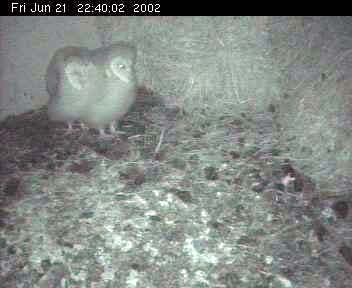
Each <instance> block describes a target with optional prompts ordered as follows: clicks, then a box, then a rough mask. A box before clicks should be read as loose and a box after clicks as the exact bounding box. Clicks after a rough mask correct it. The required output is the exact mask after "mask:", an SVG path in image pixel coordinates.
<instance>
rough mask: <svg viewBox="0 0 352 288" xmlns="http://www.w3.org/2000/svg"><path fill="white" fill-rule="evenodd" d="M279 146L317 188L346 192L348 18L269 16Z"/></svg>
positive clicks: (351, 101)
mask: <svg viewBox="0 0 352 288" xmlns="http://www.w3.org/2000/svg"><path fill="white" fill-rule="evenodd" d="M270 35H271V41H272V52H271V55H272V59H274V60H275V66H276V67H278V69H280V78H279V81H280V83H281V84H280V85H281V88H280V90H281V99H280V101H279V106H280V117H279V119H278V121H279V122H280V124H281V125H282V131H281V132H282V138H281V145H282V146H286V147H287V148H288V149H289V150H290V152H289V153H288V157H290V158H291V159H294V161H295V162H296V163H297V164H298V165H299V166H301V167H302V168H304V169H305V170H306V172H307V173H308V174H309V175H311V176H313V177H314V178H315V179H316V180H318V182H319V183H320V184H321V188H322V189H332V190H337V191H338V193H346V194H347V193H348V191H350V188H348V187H349V185H350V183H351V178H350V177H351V176H350V175H351V172H352V169H351V167H352V166H351V165H352V164H351V159H352V152H351V151H352V139H351V136H352V133H351V127H352V125H351V124H352V97H351V94H352V85H351V83H352V49H351V47H352V17H273V18H272V19H271V23H270Z"/></svg>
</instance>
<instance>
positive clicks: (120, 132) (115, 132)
mask: <svg viewBox="0 0 352 288" xmlns="http://www.w3.org/2000/svg"><path fill="white" fill-rule="evenodd" d="M117 123H118V122H117ZM109 127H110V133H111V134H115V135H118V134H126V133H125V132H123V131H119V130H116V128H115V121H112V122H111V123H110V126H109Z"/></svg>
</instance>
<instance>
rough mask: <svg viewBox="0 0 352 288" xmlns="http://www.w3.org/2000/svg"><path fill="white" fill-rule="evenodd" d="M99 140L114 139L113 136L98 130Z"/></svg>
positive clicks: (100, 129)
mask: <svg viewBox="0 0 352 288" xmlns="http://www.w3.org/2000/svg"><path fill="white" fill-rule="evenodd" d="M99 138H101V139H111V138H114V135H110V134H106V133H105V129H104V128H99Z"/></svg>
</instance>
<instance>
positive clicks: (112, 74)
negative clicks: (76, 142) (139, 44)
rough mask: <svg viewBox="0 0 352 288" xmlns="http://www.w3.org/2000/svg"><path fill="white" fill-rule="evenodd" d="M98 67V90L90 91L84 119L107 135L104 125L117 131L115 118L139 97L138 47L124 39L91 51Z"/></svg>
mask: <svg viewBox="0 0 352 288" xmlns="http://www.w3.org/2000/svg"><path fill="white" fill-rule="evenodd" d="M91 60H92V62H93V63H94V65H95V67H96V69H97V71H98V72H97V73H96V74H97V78H98V79H97V80H96V90H95V91H96V94H93V93H91V94H90V96H91V97H92V99H90V100H89V103H90V105H89V107H88V109H87V110H86V113H85V114H84V117H83V119H84V122H85V123H87V124H88V126H90V127H94V128H97V129H99V132H100V135H101V136H104V135H105V130H104V129H105V127H106V126H107V125H110V132H111V133H114V132H115V126H114V124H115V121H118V120H119V119H121V118H122V117H123V116H124V115H125V114H126V113H127V112H128V110H129V109H130V107H131V106H132V104H133V103H134V101H135V97H136V86H137V81H136V73H135V69H134V66H135V62H136V49H135V48H134V47H133V46H131V45H129V44H127V43H124V42H120V43H116V44H113V45H111V46H109V47H102V48H99V49H97V50H94V51H92V58H91Z"/></svg>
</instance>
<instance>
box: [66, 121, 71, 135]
mask: <svg viewBox="0 0 352 288" xmlns="http://www.w3.org/2000/svg"><path fill="white" fill-rule="evenodd" d="M67 126H68V128H67V130H66V132H65V134H71V133H73V127H72V122H71V121H69V122H67Z"/></svg>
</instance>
